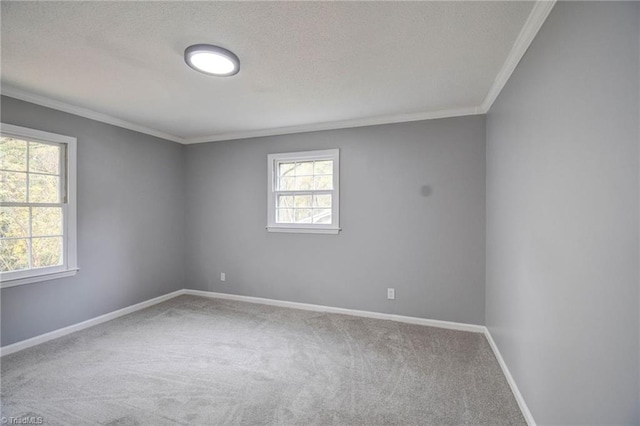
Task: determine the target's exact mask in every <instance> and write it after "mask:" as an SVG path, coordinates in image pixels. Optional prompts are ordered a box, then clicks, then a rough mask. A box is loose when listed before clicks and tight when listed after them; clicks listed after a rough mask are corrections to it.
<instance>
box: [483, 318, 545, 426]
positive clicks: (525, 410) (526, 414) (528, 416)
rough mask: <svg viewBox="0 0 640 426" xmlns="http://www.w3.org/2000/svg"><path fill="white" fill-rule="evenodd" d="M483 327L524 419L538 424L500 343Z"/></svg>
mask: <svg viewBox="0 0 640 426" xmlns="http://www.w3.org/2000/svg"><path fill="white" fill-rule="evenodd" d="M483 328H484V336H485V337H486V338H487V341H488V342H489V346H491V349H492V350H493V354H494V355H495V356H496V359H497V360H498V364H500V368H502V373H504V377H505V378H506V379H507V383H509V387H510V388H511V392H513V396H514V397H515V399H516V402H517V403H518V407H520V411H522V415H523V416H524V419H525V420H526V421H527V424H528V425H529V426H536V421H535V420H534V419H533V415H532V414H531V411H529V407H528V406H527V403H526V402H525V400H524V397H523V396H522V394H521V393H520V390H519V389H518V385H517V384H516V381H515V380H514V379H513V376H512V375H511V372H510V371H509V368H508V367H507V363H506V362H505V361H504V358H502V354H501V353H500V350H499V349H498V345H496V342H495V341H494V340H493V337H491V333H490V332H489V329H488V328H487V327H483Z"/></svg>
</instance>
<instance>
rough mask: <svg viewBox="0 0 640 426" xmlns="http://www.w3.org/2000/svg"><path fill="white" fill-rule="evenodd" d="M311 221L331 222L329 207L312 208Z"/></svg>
mask: <svg viewBox="0 0 640 426" xmlns="http://www.w3.org/2000/svg"><path fill="white" fill-rule="evenodd" d="M313 223H331V209H313Z"/></svg>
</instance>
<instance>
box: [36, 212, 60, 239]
mask: <svg viewBox="0 0 640 426" xmlns="http://www.w3.org/2000/svg"><path fill="white" fill-rule="evenodd" d="M32 214H33V216H32V218H31V235H33V236H44V235H62V207H33V208H32Z"/></svg>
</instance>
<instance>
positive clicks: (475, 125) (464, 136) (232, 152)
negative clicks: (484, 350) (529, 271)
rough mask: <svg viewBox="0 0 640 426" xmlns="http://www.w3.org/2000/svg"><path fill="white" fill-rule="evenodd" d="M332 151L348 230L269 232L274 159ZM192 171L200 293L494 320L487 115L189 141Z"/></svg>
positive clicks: (192, 234) (190, 277)
mask: <svg viewBox="0 0 640 426" xmlns="http://www.w3.org/2000/svg"><path fill="white" fill-rule="evenodd" d="M325 148H340V169H341V170H340V173H341V174H340V178H341V187H340V208H341V211H340V217H341V219H340V225H341V227H342V229H343V230H342V232H341V233H340V234H339V235H310V234H283V233H268V232H267V231H266V230H265V225H266V223H267V206H266V202H267V154H269V153H277V152H290V151H304V150H315V149H325ZM186 175H187V192H188V194H187V197H188V199H187V205H188V214H187V235H188V245H187V246H188V247H187V260H186V266H187V283H188V287H189V288H193V289H201V290H213V291H219V292H226V293H236V294H243V295H250V296H259V297H267V298H273V299H281V300H288V301H296V302H306V303H314V304H321V305H330V306H338V307H345V308H352V309H362V310H371V311H376V312H386V313H396V314H403V315H412V316H418V317H426V318H433V319H441V320H450V321H460V322H467V323H475V324H483V323H484V291H485V290H484V264H485V259H484V249H485V238H484V221H485V204H484V199H485V196H484V195H485V119H484V117H483V116H474V117H462V118H454V119H445V120H432V121H423V122H415V123H405V124H392V125H384V126H374V127H364V128H357V129H345V130H334V131H323V132H314V133H303V134H296V135H285V136H274V137H265V138H257V139H248V140H240V141H229V142H215V143H208V144H200V145H189V146H187V148H186ZM220 272H225V273H226V275H227V276H226V278H227V281H226V282H224V283H222V282H220V280H219V278H220ZM387 287H394V288H395V289H396V300H395V301H389V300H387V299H386V288H387Z"/></svg>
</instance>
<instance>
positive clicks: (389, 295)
mask: <svg viewBox="0 0 640 426" xmlns="http://www.w3.org/2000/svg"><path fill="white" fill-rule="evenodd" d="M395 298H396V289H395V288H388V289H387V299H389V300H394V299H395Z"/></svg>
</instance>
